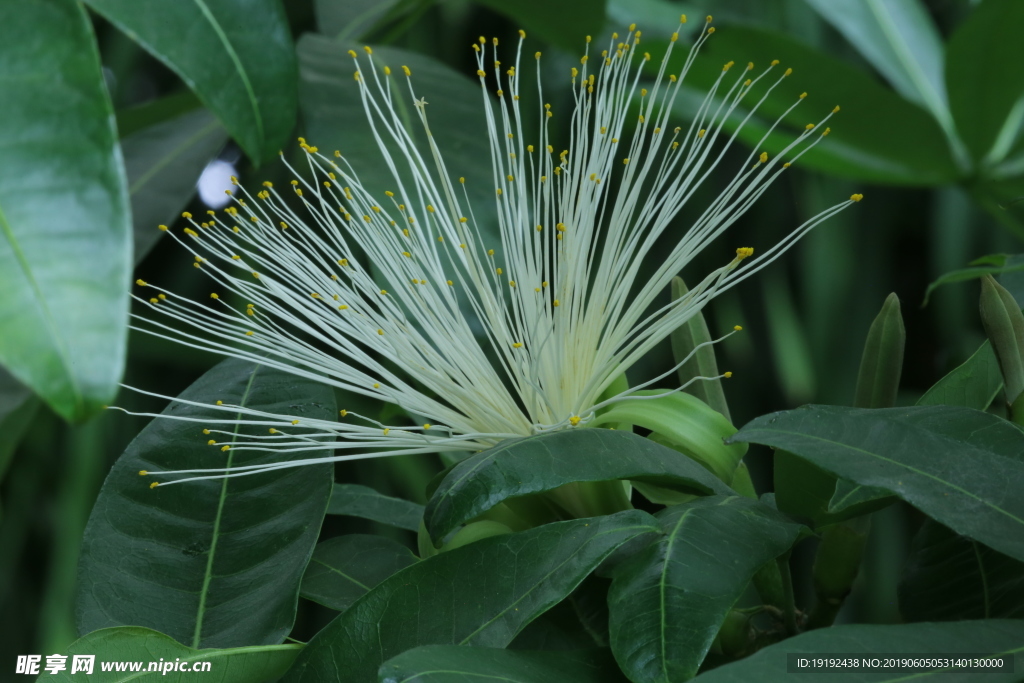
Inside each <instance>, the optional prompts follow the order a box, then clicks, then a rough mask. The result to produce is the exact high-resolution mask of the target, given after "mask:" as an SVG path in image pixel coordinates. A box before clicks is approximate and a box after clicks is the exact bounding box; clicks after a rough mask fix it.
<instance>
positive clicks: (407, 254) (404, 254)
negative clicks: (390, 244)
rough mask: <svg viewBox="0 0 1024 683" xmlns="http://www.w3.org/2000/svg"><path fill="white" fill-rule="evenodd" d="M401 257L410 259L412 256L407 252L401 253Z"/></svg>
mask: <svg viewBox="0 0 1024 683" xmlns="http://www.w3.org/2000/svg"><path fill="white" fill-rule="evenodd" d="M402 256H404V257H406V258H412V254H410V253H409V252H407V251H403V252H402Z"/></svg>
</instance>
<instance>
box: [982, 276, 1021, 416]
mask: <svg viewBox="0 0 1024 683" xmlns="http://www.w3.org/2000/svg"><path fill="white" fill-rule="evenodd" d="M981 324H982V325H984V327H985V334H986V335H988V338H989V341H991V342H992V349H993V350H994V351H995V352H996V358H997V359H998V360H999V369H1000V370H1002V372H1003V385H1004V388H1005V389H1006V402H1007V403H1008V404H1011V405H1012V404H1013V403H1014V401H1016V400H1017V398H1018V397H1019V396H1020V395H1021V392H1022V391H1024V314H1021V311H1020V306H1019V305H1018V304H1017V301H1016V300H1015V299H1014V298H1013V295H1012V294H1010V292H1008V291H1007V290H1006V288H1005V287H1003V286H1002V285H1000V284H999V283H998V282H996V280H995V278H993V277H992V276H991V275H986V276H985V277H983V278H982V279H981Z"/></svg>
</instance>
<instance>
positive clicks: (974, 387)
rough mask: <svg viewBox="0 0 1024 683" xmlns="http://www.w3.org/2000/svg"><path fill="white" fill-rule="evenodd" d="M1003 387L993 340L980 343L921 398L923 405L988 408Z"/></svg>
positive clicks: (920, 401) (920, 403)
mask: <svg viewBox="0 0 1024 683" xmlns="http://www.w3.org/2000/svg"><path fill="white" fill-rule="evenodd" d="M1002 388H1003V375H1002V372H1000V370H999V362H998V361H997V360H996V354H995V352H994V351H992V342H990V341H988V340H987V339H986V340H985V343H984V344H982V345H981V346H980V347H978V350H977V351H975V352H974V354H973V355H972V356H971V357H970V358H968V359H967V360H966V361H964V362H963V363H962V364H961V365H958V366H957V367H955V368H954V369H953V370H951V371H950V372H949V374H947V375H946V376H945V377H943V378H942V379H940V380H939V381H938V382H936V383H935V384H934V385H933V386H932V388H931V389H929V390H928V391H926V392H925V394H924V396H922V397H921V398H920V399H918V401H917V405H919V406H937V405H944V406H963V407H964V408H974V409H975V410H986V409H987V408H988V407H989V406H990V405H991V404H992V401H993V400H994V399H995V397H996V396H997V395H998V394H999V392H1000V390H1001V389H1002Z"/></svg>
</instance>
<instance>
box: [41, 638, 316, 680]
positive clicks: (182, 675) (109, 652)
mask: <svg viewBox="0 0 1024 683" xmlns="http://www.w3.org/2000/svg"><path fill="white" fill-rule="evenodd" d="M301 650H302V646H301V645H293V644H290V643H289V644H287V645H263V646H252V647H237V648H232V649H227V650H213V649H204V650H196V649H193V648H190V647H185V646H184V645H182V644H181V643H178V642H176V641H175V640H174V639H173V638H170V637H168V636H165V635H164V634H163V633H160V632H158V631H152V630H150V629H148V628H141V627H138V626H122V627H118V628H105V629H101V630H99V631H93V632H92V633H90V634H88V635H86V636H83V637H82V638H79V639H78V640H76V641H75V642H73V643H71V645H69V646H68V648H67V649H66V650H63V651H61V654H64V655H68V659H67V661H66V662H65V665H66V667H67V670H66V671H63V672H61V673H57V674H47V673H43V675H41V676H40V677H39V678H37V679H36V680H37V681H39V682H40V683H128V681H132V683H156V681H161V682H162V683H188V682H189V681H196V680H200V679H202V680H203V681H209V682H210V683H270V681H275V680H277V678H278V677H279V676H281V674H283V673H284V672H285V671H287V670H288V667H289V666H291V663H292V662H293V661H295V657H296V655H298V654H299V651H301ZM76 654H83V655H94V656H95V657H96V660H95V663H94V665H93V672H92V673H91V674H86V673H84V672H78V673H75V674H72V673H71V667H72V657H73V656H74V655H76ZM161 660H162V661H161ZM45 661H46V660H45V659H44V660H43V663H45ZM103 662H110V663H114V662H117V663H121V662H124V663H126V664H127V665H128V666H126V668H129V667H130V666H131V665H134V664H140V665H141V666H140V669H141V670H140V671H107V672H104V671H103V670H102V666H101V664H102V663H103ZM150 662H153V663H156V664H161V665H162V663H163V662H167V663H168V664H176V663H178V662H182V663H185V664H186V666H194V665H195V664H197V663H200V662H204V663H209V666H210V668H209V670H207V671H202V672H198V673H193V672H191V671H187V672H174V671H167V672H164V671H162V670H160V671H147V669H148V667H149V664H150Z"/></svg>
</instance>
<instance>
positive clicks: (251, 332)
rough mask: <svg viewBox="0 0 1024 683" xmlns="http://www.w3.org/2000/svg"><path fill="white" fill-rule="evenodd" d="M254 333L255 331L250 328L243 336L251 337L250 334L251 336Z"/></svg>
mask: <svg viewBox="0 0 1024 683" xmlns="http://www.w3.org/2000/svg"><path fill="white" fill-rule="evenodd" d="M254 334H255V332H253V331H252V330H247V331H246V333H245V336H246V337H251V336H253V335H254Z"/></svg>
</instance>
